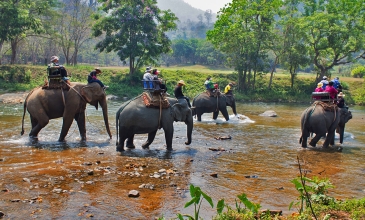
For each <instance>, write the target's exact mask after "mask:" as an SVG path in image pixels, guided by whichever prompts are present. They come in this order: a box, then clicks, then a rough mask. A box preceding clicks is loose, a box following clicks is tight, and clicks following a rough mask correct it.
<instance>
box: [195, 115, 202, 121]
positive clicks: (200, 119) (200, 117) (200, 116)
mask: <svg viewBox="0 0 365 220" xmlns="http://www.w3.org/2000/svg"><path fill="white" fill-rule="evenodd" d="M196 117H197V118H198V121H202V115H201V114H198V113H197V114H196Z"/></svg>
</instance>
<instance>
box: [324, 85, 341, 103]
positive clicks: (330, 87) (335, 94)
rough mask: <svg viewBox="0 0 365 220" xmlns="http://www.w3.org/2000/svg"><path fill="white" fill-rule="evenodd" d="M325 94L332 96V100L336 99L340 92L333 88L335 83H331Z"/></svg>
mask: <svg viewBox="0 0 365 220" xmlns="http://www.w3.org/2000/svg"><path fill="white" fill-rule="evenodd" d="M324 91H325V92H328V93H329V94H330V98H331V99H335V98H336V97H337V93H338V91H337V90H336V89H335V88H334V87H333V81H330V82H329V83H328V85H327V86H326V89H325V90H324Z"/></svg>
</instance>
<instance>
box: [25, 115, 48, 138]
mask: <svg viewBox="0 0 365 220" xmlns="http://www.w3.org/2000/svg"><path fill="white" fill-rule="evenodd" d="M39 118H40V120H36V119H35V118H34V117H32V119H31V121H32V122H31V123H32V130H31V131H30V133H29V137H31V138H37V137H38V133H39V132H40V131H41V130H42V128H44V127H45V126H46V125H47V124H48V122H49V118H48V116H47V115H46V114H41V115H40V117H39Z"/></svg>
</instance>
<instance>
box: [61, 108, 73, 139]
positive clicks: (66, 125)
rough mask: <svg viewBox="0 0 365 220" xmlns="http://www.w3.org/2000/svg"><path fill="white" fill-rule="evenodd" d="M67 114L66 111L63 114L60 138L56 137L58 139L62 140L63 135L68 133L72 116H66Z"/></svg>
mask: <svg viewBox="0 0 365 220" xmlns="http://www.w3.org/2000/svg"><path fill="white" fill-rule="evenodd" d="M68 114H70V113H68ZM68 114H67V112H66V111H65V112H64V114H63V124H62V129H61V134H60V138H59V139H58V141H64V140H65V137H66V135H67V133H68V130H69V129H70V127H71V124H72V121H73V118H72V117H68V116H67V115H68ZM72 115H74V114H72Z"/></svg>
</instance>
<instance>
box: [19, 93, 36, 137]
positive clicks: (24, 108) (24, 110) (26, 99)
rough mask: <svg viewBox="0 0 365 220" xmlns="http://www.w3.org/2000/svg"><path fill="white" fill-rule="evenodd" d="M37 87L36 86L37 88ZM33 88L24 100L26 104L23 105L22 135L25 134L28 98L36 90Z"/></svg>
mask: <svg viewBox="0 0 365 220" xmlns="http://www.w3.org/2000/svg"><path fill="white" fill-rule="evenodd" d="M35 89H36V88H35ZM35 89H33V90H32V91H30V92H29V93H28V95H27V97H26V98H25V100H24V105H23V118H22V131H21V132H20V135H23V134H24V117H25V112H26V110H27V101H28V98H29V96H30V95H31V94H32V93H33V91H34V90H35Z"/></svg>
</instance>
